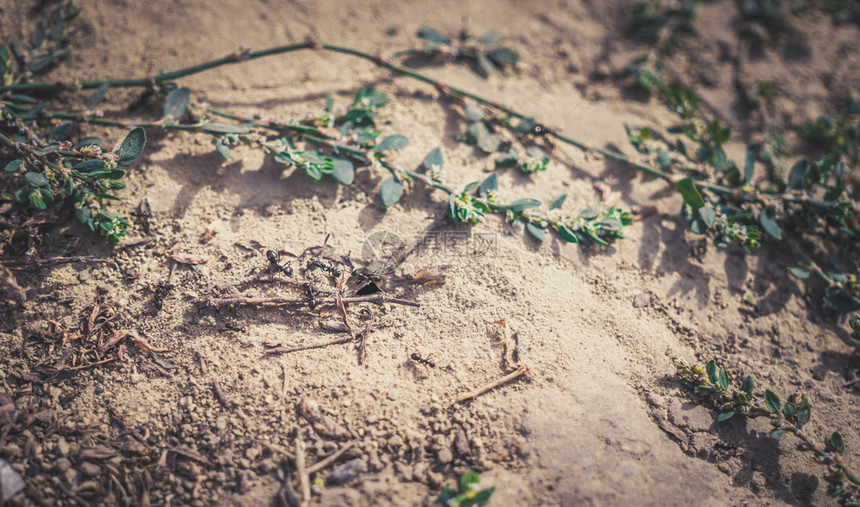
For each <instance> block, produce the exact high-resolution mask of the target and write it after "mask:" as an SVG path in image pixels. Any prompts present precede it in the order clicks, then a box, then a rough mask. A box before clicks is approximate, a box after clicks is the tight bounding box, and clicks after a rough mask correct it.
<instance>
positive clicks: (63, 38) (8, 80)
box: [0, 0, 81, 85]
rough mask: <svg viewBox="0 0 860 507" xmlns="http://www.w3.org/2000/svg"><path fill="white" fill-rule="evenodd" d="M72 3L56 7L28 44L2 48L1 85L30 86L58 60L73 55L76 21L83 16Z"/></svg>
mask: <svg viewBox="0 0 860 507" xmlns="http://www.w3.org/2000/svg"><path fill="white" fill-rule="evenodd" d="M80 12H81V9H79V8H78V7H75V5H74V3H73V2H72V1H71V0H68V1H66V2H63V3H61V4H59V5H57V6H56V7H54V8H53V9H52V10H51V11H50V12H49V14H48V15H47V16H45V17H43V18H41V19H39V21H37V22H36V26H35V28H34V29H33V31H32V32H31V33H30V37H29V40H27V41H20V40H16V41H12V42H10V43H9V44H8V45H2V46H0V83H2V84H3V85H11V84H13V83H26V82H29V81H30V80H31V79H32V78H33V76H34V75H35V74H39V73H41V72H44V71H46V70H48V69H49V68H50V66H51V65H52V64H53V63H55V62H56V61H58V60H61V59H63V58H65V57H66V56H68V55H69V54H70V52H71V51H70V49H69V43H70V37H71V36H72V35H74V34H75V32H77V31H78V27H77V26H75V25H74V24H72V21H73V20H74V19H75V18H76V17H77V16H78V14H80Z"/></svg>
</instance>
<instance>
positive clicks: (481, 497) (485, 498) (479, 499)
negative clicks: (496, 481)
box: [472, 486, 496, 505]
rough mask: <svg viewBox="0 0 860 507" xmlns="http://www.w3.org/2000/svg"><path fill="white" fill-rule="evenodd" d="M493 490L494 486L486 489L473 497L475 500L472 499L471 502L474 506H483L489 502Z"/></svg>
mask: <svg viewBox="0 0 860 507" xmlns="http://www.w3.org/2000/svg"><path fill="white" fill-rule="evenodd" d="M495 490H496V487H495V486H493V487H492V488H487V489H485V490H483V491H481V492H480V493H478V494H477V495H475V498H473V499H472V501H473V502H475V505H484V504H485V503H487V502H489V501H490V496H492V494H493V491H495Z"/></svg>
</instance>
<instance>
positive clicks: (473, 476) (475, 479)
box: [459, 470, 481, 493]
mask: <svg viewBox="0 0 860 507" xmlns="http://www.w3.org/2000/svg"><path fill="white" fill-rule="evenodd" d="M479 482H481V476H480V474H478V472H475V471H474V470H469V471H468V472H466V473H464V474H463V475H461V476H460V484H459V489H460V493H465V492H467V491H469V486H470V485H472V484H478V483H479Z"/></svg>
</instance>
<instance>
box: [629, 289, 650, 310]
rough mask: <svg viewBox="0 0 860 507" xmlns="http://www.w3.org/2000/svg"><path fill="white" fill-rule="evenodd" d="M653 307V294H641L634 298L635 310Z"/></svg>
mask: <svg viewBox="0 0 860 507" xmlns="http://www.w3.org/2000/svg"><path fill="white" fill-rule="evenodd" d="M646 306H651V293H650V292H640V293H639V294H636V295H635V296H633V308H645V307H646Z"/></svg>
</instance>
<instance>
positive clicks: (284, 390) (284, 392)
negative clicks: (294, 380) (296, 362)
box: [281, 360, 287, 401]
mask: <svg viewBox="0 0 860 507" xmlns="http://www.w3.org/2000/svg"><path fill="white" fill-rule="evenodd" d="M281 369H282V370H284V386H283V387H282V388H281V400H282V401H283V400H286V399H287V361H286V360H283V361H281Z"/></svg>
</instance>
